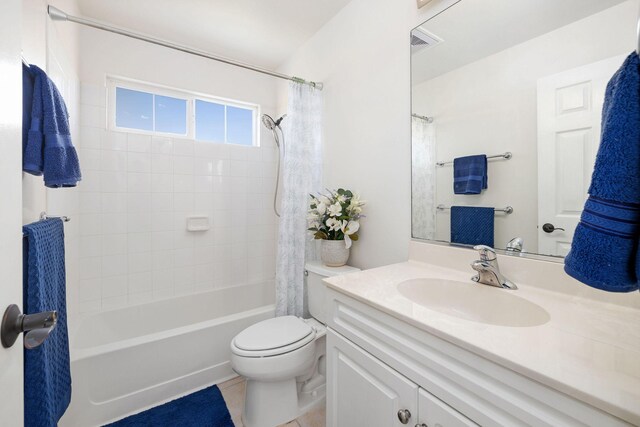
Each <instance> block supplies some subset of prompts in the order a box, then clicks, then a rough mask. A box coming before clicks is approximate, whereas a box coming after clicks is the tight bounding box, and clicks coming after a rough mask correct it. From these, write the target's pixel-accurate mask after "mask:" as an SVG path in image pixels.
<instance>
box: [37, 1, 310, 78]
mask: <svg viewBox="0 0 640 427" xmlns="http://www.w3.org/2000/svg"><path fill="white" fill-rule="evenodd" d="M47 13H48V14H49V17H50V18H51V19H52V20H54V21H69V22H74V23H76V24H80V25H86V26H87V27H91V28H97V29H98V30H103V31H108V32H110V33H115V34H120V35H121V36H125V37H131V38H132V39H137V40H142V41H145V42H148V43H152V44H155V45H158V46H163V47H167V48H169V49H174V50H178V51H180V52H184V53H188V54H191V55H195V56H200V57H202V58H207V59H212V60H214V61H218V62H222V63H224V64H229V65H233V66H235V67H240V68H244V69H246V70H251V71H256V72H258V73H262V74H267V75H269V76H272V77H277V78H279V79H284V80H291V81H293V82H297V83H302V84H307V85H309V86H311V87H314V88H316V89H319V90H322V88H323V84H322V83H320V82H312V81H307V80H304V79H301V78H300V77H294V76H288V75H286V74H282V73H277V72H275V71H271V70H267V69H264V68H260V67H256V66H253V65H250V64H245V63H242V62H238V61H234V60H232V59H229V58H224V57H222V56H216V55H212V54H210V53H207V52H204V51H202V50H197V49H192V48H189V47H187V46H182V45H179V44H176V43H171V42H168V41H165V40H161V39H157V38H155V37H150V36H147V35H144V34H140V33H136V32H133V31H129V30H125V29H122V28H118V27H113V26H111V25H108V24H104V23H102V22H98V21H94V20H92V19H86V18H80V17H78V16H72V15H67V14H66V13H65V12H63V11H62V10H60V9H58V8H57V7H54V6H51V5H48V6H47Z"/></svg>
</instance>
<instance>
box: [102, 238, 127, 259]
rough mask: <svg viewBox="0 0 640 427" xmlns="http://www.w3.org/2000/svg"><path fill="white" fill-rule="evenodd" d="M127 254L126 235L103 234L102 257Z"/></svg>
mask: <svg viewBox="0 0 640 427" xmlns="http://www.w3.org/2000/svg"><path fill="white" fill-rule="evenodd" d="M126 253H127V235H126V234H124V233H122V234H105V235H103V236H102V255H103V256H107V255H125V254H126Z"/></svg>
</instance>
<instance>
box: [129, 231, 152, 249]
mask: <svg viewBox="0 0 640 427" xmlns="http://www.w3.org/2000/svg"><path fill="white" fill-rule="evenodd" d="M127 252H128V253H129V254H134V253H139V252H151V233H150V232H146V233H129V234H128V235H127Z"/></svg>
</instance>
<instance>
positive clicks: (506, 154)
mask: <svg viewBox="0 0 640 427" xmlns="http://www.w3.org/2000/svg"><path fill="white" fill-rule="evenodd" d="M512 157H513V153H512V152H511V151H507V152H506V153H502V154H496V155H494V156H487V159H500V158H502V159H505V160H509V159H511V158H512ZM451 163H453V160H451V161H449V162H436V166H444V165H448V164H451Z"/></svg>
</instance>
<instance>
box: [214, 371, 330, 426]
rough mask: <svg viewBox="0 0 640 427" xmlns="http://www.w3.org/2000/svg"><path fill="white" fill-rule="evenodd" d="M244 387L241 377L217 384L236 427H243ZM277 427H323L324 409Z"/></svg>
mask: <svg viewBox="0 0 640 427" xmlns="http://www.w3.org/2000/svg"><path fill="white" fill-rule="evenodd" d="M244 386H245V382H244V379H243V378H242V377H236V378H233V379H230V380H229V381H225V382H223V383H222V384H218V387H220V391H221V392H222V397H224V400H225V402H226V403H227V407H228V408H229V413H230V414H231V419H232V420H233V423H234V424H235V425H236V427H244V425H243V424H242V420H241V419H240V414H241V413H242V405H243V403H244ZM279 427H325V408H324V407H322V408H318V409H316V410H314V411H311V412H309V413H307V414H305V415H303V416H302V417H300V418H298V419H296V420H293V421H291V422H289V423H287V424H282V425H281V426H279Z"/></svg>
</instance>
